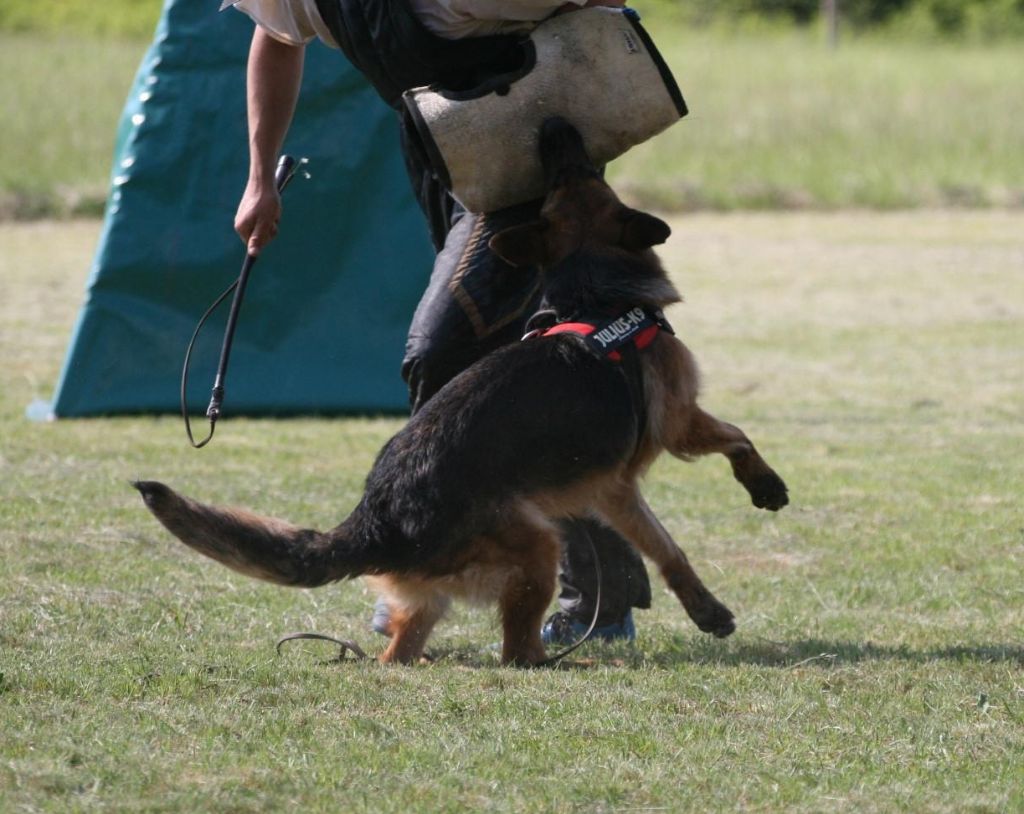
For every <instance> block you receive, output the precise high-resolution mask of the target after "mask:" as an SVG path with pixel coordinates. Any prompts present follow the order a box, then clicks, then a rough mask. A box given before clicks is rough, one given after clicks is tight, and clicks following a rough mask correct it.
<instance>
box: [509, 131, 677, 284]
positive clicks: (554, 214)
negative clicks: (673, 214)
mask: <svg viewBox="0 0 1024 814" xmlns="http://www.w3.org/2000/svg"><path fill="white" fill-rule="evenodd" d="M540 158H541V164H542V165H543V167H544V177H545V182H546V185H547V188H548V194H547V198H546V199H545V201H544V206H543V208H542V209H541V215H540V217H539V218H537V219H536V220H534V221H530V222H528V223H524V224H522V225H520V226H513V227H512V228H510V229H506V230H505V231H503V232H499V233H498V234H496V235H495V236H494V237H493V238H491V244H490V245H491V248H492V249H493V250H494V251H495V252H496V253H497V254H498V255H499V256H501V258H502V259H504V260H505V261H506V262H508V263H509V264H511V265H513V266H525V265H539V266H541V267H542V268H551V267H552V266H554V265H557V264H558V263H559V262H560V261H562V260H564V259H565V258H566V257H569V256H570V255H571V254H573V253H575V252H577V251H580V250H581V249H588V248H589V249H600V250H608V249H620V250H623V251H627V252H642V251H645V250H647V249H649V248H651V247H652V246H656V245H658V244H660V243H664V242H665V241H666V240H667V239H668V236H669V234H670V233H671V230H670V229H669V226H668V224H667V223H665V222H664V221H663V220H661V219H659V218H656V217H654V215H648V214H647V213H646V212H640V211H638V210H636V209H631V208H630V207H628V206H626V205H624V204H623V203H622V202H621V201H620V200H619V198H618V196H617V195H616V194H615V193H614V192H613V191H612V189H611V187H609V186H608V185H607V184H606V183H605V182H604V180H603V179H602V178H601V174H600V173H599V172H598V171H597V169H596V168H595V167H594V165H593V163H592V162H591V160H590V157H589V156H588V155H587V151H586V148H585V147H584V145H583V138H582V137H581V136H580V134H579V132H578V131H577V130H576V128H574V127H573V126H572V125H571V124H569V123H568V122H567V121H565V119H561V118H557V117H556V118H551V119H548V120H547V121H545V122H544V125H543V126H542V127H541V132H540Z"/></svg>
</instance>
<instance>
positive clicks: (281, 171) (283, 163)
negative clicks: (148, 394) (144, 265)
mask: <svg viewBox="0 0 1024 814" xmlns="http://www.w3.org/2000/svg"><path fill="white" fill-rule="evenodd" d="M305 163H306V159H305V158H302V159H300V160H298V161H296V160H295V159H294V158H292V157H291V156H290V155H283V156H281V159H280V160H279V161H278V162H277V170H276V172H275V173H274V184H275V186H276V187H277V192H278V194H280V193H282V192H284V188H285V187H286V186H288V183H289V182H290V181H291V180H292V178H293V177H294V176H295V172H296V171H297V170H298V169H299V167H301V166H302V165H303V164H305ZM306 177H307V178H308V177H309V176H308V175H307V176H306ZM255 262H256V255H254V254H249V253H246V255H245V262H244V263H242V271H241V272H240V273H239V275H238V279H237V280H235V281H234V282H233V283H232V284H231V285H230V286H228V288H227V290H225V291H224V293H223V294H221V295H220V296H219V297H217V299H216V300H215V301H214V303H213V305H211V306H210V307H209V308H208V309H207V310H206V313H205V314H203V316H202V319H200V320H199V324H198V325H196V329H195V332H194V333H193V334H192V339H190V340H189V343H188V349H187V350H186V351H185V363H184V365H183V366H182V370H181V417H182V418H183V419H184V420H185V433H186V434H187V435H188V440H189V443H190V444H192V446H193V447H195V448H196V449H201V448H202V447H205V446H206V445H207V444H208V443H210V440H211V439H212V438H213V432H214V429H215V428H216V425H217V419H218V418H220V408H221V405H222V404H223V403H224V378H225V376H226V375H227V370H228V358H229V357H230V356H231V343H232V341H233V340H234V337H235V326H236V325H237V323H238V312H239V310H240V309H241V307H242V297H244V296H245V286H246V284H247V283H248V282H249V272H250V271H252V267H253V264H254V263H255ZM232 291H233V292H234V293H235V296H234V298H233V299H232V300H231V310H230V311H229V312H228V322H227V325H226V326H225V328H224V344H223V345H222V346H221V350H220V364H218V365H217V375H216V377H215V378H214V380H213V391H212V393H211V395H210V405H209V406H208V407H207V408H206V417H207V418H208V419H210V434H209V435H207V436H206V438H204V439H203V440H202V441H199V442H197V441H196V440H195V438H193V437H192V425H191V422H190V421H189V417H188V401H187V393H188V368H189V360H190V359H191V357H192V348H193V346H194V345H195V343H196V337H198V336H199V332H200V331H201V330H202V328H203V325H205V324H206V320H207V319H209V317H210V315H211V314H212V313H213V312H214V311H215V310H216V309H217V306H219V305H220V304H221V303H222V302H224V300H225V299H227V297H228V295H229V294H230V293H231V292H232Z"/></svg>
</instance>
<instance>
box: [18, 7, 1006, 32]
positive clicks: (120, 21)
mask: <svg viewBox="0 0 1024 814" xmlns="http://www.w3.org/2000/svg"><path fill="white" fill-rule="evenodd" d="M193 1H194V2H207V3H211V4H213V3H216V2H217V0H193ZM635 2H636V5H637V6H638V7H639V8H640V9H641V10H642V11H650V12H652V13H657V14H661V15H665V16H670V17H675V18H682V19H683V20H685V21H686V22H687V24H688V25H723V24H724V25H729V24H736V23H740V24H749V23H751V22H755V23H756V22H758V21H769V22H774V23H777V24H786V25H789V24H796V25H810V24H813V23H815V22H816V21H817V20H818V18H819V15H820V8H821V0H635ZM837 2H838V3H839V7H840V11H841V14H842V19H843V24H844V25H845V26H847V27H849V28H851V29H854V30H863V29H872V28H888V29H891V30H893V31H894V32H895V33H898V34H906V35H908V36H915V37H941V38H944V39H999V38H1005V37H1014V36H1024V0H837ZM160 7H161V0H103V2H95V0H49V1H48V2H46V3H40V2H39V0H3V3H2V4H0V31H53V32H67V31H73V32H77V33H81V34H89V35H93V36H97V35H98V36H113V37H135V38H143V37H149V36H150V35H151V34H152V32H153V26H154V25H155V24H156V21H157V19H158V17H159V16H160Z"/></svg>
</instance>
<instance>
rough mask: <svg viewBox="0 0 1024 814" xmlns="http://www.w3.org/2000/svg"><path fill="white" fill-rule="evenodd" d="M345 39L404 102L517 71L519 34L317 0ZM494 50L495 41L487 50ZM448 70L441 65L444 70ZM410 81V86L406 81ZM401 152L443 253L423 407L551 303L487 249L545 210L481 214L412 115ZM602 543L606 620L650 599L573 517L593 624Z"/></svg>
mask: <svg viewBox="0 0 1024 814" xmlns="http://www.w3.org/2000/svg"><path fill="white" fill-rule="evenodd" d="M317 6H318V7H319V8H320V10H321V14H322V15H323V16H324V19H325V21H326V22H327V24H328V25H329V26H330V27H331V31H332V33H333V34H334V36H335V39H336V40H337V41H338V42H339V44H341V46H342V50H343V51H345V53H346V55H347V56H349V58H350V59H351V60H352V62H353V64H354V65H355V66H356V67H357V68H359V69H360V70H361V71H363V73H364V74H366V76H367V78H368V79H369V80H370V81H371V83H372V84H373V85H374V86H375V87H376V88H377V90H378V92H379V93H380V95H381V97H382V98H384V100H385V101H387V102H388V103H389V104H391V105H392V107H395V108H396V109H397V108H398V106H399V100H400V95H401V91H402V90H405V89H407V88H409V87H413V86H416V85H424V84H429V83H431V82H435V81H441V80H445V79H446V80H447V81H448V83H449V84H451V83H452V82H453V81H454V80H453V79H452V77H453V76H455V75H457V74H458V68H459V65H458V63H459V62H463V63H464V66H465V67H464V70H463V72H462V75H464V76H467V77H469V76H472V79H471V80H467V81H472V82H475V81H477V77H479V75H480V74H481V72H486V70H487V69H488V67H489V66H488V64H487V62H488V60H491V61H494V60H497V61H499V62H500V64H499V65H497V66H496V67H498V68H505V67H507V64H508V60H509V59H510V56H509V55H510V54H511V53H513V50H514V43H515V41H516V40H517V38H514V37H488V38H486V40H487V42H486V43H485V42H483V41H482V40H445V39H442V38H440V37H437V36H435V35H433V34H431V33H430V32H429V31H427V30H426V29H425V28H424V27H423V26H422V24H420V23H419V20H418V19H417V18H416V17H415V15H414V14H413V13H412V11H411V10H410V9H409V8H408V7H407V5H406V3H405V0H317ZM481 46H484V47H481ZM439 66H440V67H439ZM401 85H405V87H401ZM400 126H401V131H402V132H401V136H402V151H403V154H404V156H405V163H406V169H407V170H408V172H409V178H410V181H411V182H412V187H413V192H414V194H415V196H416V199H417V201H418V202H419V204H420V207H421V208H422V209H423V213H424V215H425V217H426V219H427V225H428V227H429V229H430V234H431V239H432V240H433V243H434V247H435V249H436V250H437V252H438V254H437V258H436V260H435V263H434V270H433V273H432V275H431V278H430V282H429V284H428V286H427V289H426V291H425V293H424V295H423V298H422V299H421V301H420V304H419V306H418V307H417V309H416V313H415V316H414V317H413V320H412V324H411V326H410V328H409V338H408V342H407V345H406V353H405V359H404V361H403V364H402V378H403V379H404V380H405V382H406V384H407V385H408V387H409V396H410V404H411V407H412V410H413V412H415V411H416V410H418V409H419V408H420V407H421V406H422V405H423V404H424V403H425V402H426V401H427V400H428V399H429V398H430V397H431V396H432V395H433V394H434V393H436V392H437V391H438V390H439V389H440V388H441V387H443V386H444V384H445V383H446V382H448V381H449V380H450V379H451V378H452V377H453V376H455V375H457V374H458V373H459V372H461V371H462V370H464V369H465V368H466V367H468V366H469V365H471V364H473V363H474V362H475V361H477V360H478V359H480V358H482V357H483V356H484V355H486V354H487V353H489V352H490V351H492V350H494V349H495V348H497V347H500V346H501V345H504V344H506V343H508V342H516V341H519V340H520V338H521V337H522V335H523V333H524V332H525V327H524V326H525V323H526V320H527V319H529V317H530V316H531V315H532V314H533V313H534V311H535V310H536V308H537V305H538V303H539V300H540V293H539V286H538V275H537V271H536V269H532V268H531V269H522V268H513V267H511V266H509V265H507V264H506V263H504V262H503V261H502V260H501V259H500V258H499V257H498V256H497V255H495V254H494V253H493V252H492V251H491V250H490V248H489V247H488V241H489V240H490V238H491V236H492V235H494V234H496V233H497V232H499V231H501V230H502V229H504V228H507V227H508V226H512V225H515V224H517V223H522V222H525V221H527V220H530V219H533V218H535V217H537V214H538V213H539V209H540V202H539V201H534V202H531V203H526V204H520V205H518V206H515V207H512V208H509V209H504V210H501V211H499V212H493V213H489V214H486V215H477V214H473V213H470V212H466V211H465V210H464V209H463V208H462V207H461V206H460V205H459V204H458V203H457V202H456V201H455V200H454V199H453V198H452V197H451V196H450V195H449V194H448V193H447V191H446V190H445V189H444V187H443V186H442V185H441V184H440V182H439V181H438V180H437V178H436V177H435V175H434V173H433V172H432V171H431V169H430V165H429V162H428V161H427V159H426V157H425V156H424V155H422V153H421V152H420V150H419V149H418V147H417V140H416V139H415V138H412V137H410V125H409V124H408V122H407V121H405V120H401V121H400ZM588 537H589V538H590V540H591V541H592V542H593V551H596V553H597V556H598V559H599V562H600V571H601V608H600V616H599V618H598V624H600V625H605V624H612V623H615V622H618V621H620V620H621V619H622V618H623V617H624V616H625V615H626V613H627V612H628V611H629V610H630V609H631V608H634V607H638V608H647V607H650V600H651V589H650V583H649V581H648V578H647V571H646V569H645V568H644V564H643V561H642V560H641V558H640V556H639V555H638V554H637V553H636V551H635V550H634V549H633V548H632V547H631V546H630V545H629V544H628V543H626V542H625V540H623V539H622V538H621V537H619V536H618V535H617V534H615V533H614V532H612V531H611V530H610V529H607V528H605V527H603V526H600V525H599V524H597V523H595V522H593V521H589V520H587V521H583V520H581V521H573V522H571V523H566V524H565V538H564V539H565V543H566V545H565V553H564V556H563V562H562V592H561V594H560V596H559V602H560V604H561V606H562V609H563V610H564V611H566V612H567V613H568V614H570V616H572V617H573V618H575V619H579V620H580V621H584V622H589V620H590V618H591V616H592V615H593V612H594V600H595V597H596V595H597V581H596V569H595V566H594V562H593V551H592V547H591V545H590V543H588V541H587V538H588Z"/></svg>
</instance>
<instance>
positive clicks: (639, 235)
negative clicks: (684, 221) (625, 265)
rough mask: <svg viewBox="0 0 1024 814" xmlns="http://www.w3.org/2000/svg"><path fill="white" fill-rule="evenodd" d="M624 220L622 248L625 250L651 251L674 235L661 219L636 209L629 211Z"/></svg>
mask: <svg viewBox="0 0 1024 814" xmlns="http://www.w3.org/2000/svg"><path fill="white" fill-rule="evenodd" d="M624 220H625V223H623V225H622V247H623V248H624V249H629V250H631V251H641V250H643V249H649V248H651V246H658V245H660V244H662V243H664V242H665V241H666V240H668V236H669V235H670V234H672V230H671V229H670V228H669V225H668V224H667V223H665V221H663V220H662V219H661V218H656V217H654V215H648V214H647V213H646V212H640V211H639V210H636V209H629V210H627V211H626V213H625V218H624Z"/></svg>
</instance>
